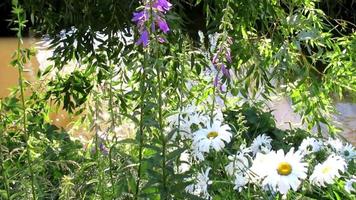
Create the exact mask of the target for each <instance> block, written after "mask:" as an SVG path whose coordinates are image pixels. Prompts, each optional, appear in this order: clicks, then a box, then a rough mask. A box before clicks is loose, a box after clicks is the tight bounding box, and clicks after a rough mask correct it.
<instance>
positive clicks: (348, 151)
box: [338, 144, 356, 161]
mask: <svg viewBox="0 0 356 200" xmlns="http://www.w3.org/2000/svg"><path fill="white" fill-rule="evenodd" d="M338 154H339V155H341V156H342V157H343V158H345V159H346V160H347V161H349V160H352V159H354V158H355V157H356V151H355V148H354V147H353V146H352V144H345V145H343V146H342V147H341V149H340V150H339V152H338Z"/></svg>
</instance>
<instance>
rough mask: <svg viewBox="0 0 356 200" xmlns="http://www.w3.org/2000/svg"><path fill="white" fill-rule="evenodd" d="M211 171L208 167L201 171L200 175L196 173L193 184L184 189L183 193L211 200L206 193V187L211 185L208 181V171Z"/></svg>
mask: <svg viewBox="0 0 356 200" xmlns="http://www.w3.org/2000/svg"><path fill="white" fill-rule="evenodd" d="M210 170H211V168H210V167H208V168H207V169H206V170H205V172H204V171H201V173H198V175H197V177H196V179H195V181H194V182H195V183H194V184H190V185H188V186H187V187H186V188H185V191H186V192H187V193H190V194H193V195H196V196H199V197H202V198H204V199H211V196H210V195H209V192H208V185H210V184H211V183H212V181H210V179H209V171H210Z"/></svg>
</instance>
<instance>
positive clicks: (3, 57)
mask: <svg viewBox="0 0 356 200" xmlns="http://www.w3.org/2000/svg"><path fill="white" fill-rule="evenodd" d="M35 43H36V40H35V39H28V38H27V39H25V40H24V45H25V47H33V46H34V45H35ZM16 47H17V39H16V38H0V98H2V97H5V96H7V95H8V94H9V93H10V90H9V88H11V87H14V86H16V85H17V84H18V72H17V69H15V68H14V67H12V66H10V62H11V55H12V54H13V52H14V51H15V50H16ZM25 69H26V71H27V72H25V77H26V79H27V80H29V81H34V80H36V78H35V74H36V72H37V69H38V62H37V60H36V58H35V57H34V58H33V59H32V61H31V62H30V63H28V64H26V66H25ZM335 106H336V109H337V110H338V111H339V112H340V114H339V115H337V116H336V118H337V120H338V121H339V122H340V123H341V124H342V127H343V129H344V131H343V132H342V135H343V136H344V137H345V138H347V139H348V140H349V141H350V142H351V143H353V144H354V145H356V103H348V102H337V103H336V105H335ZM270 107H271V108H272V109H273V110H274V111H273V112H272V113H273V115H274V116H275V118H276V122H277V125H278V127H279V128H282V129H286V128H288V127H289V126H290V124H294V125H296V126H298V125H300V117H299V116H298V115H296V114H295V113H294V112H293V110H292V108H291V104H290V101H288V100H287V99H286V98H282V99H279V100H278V101H274V103H273V105H271V106H270ZM50 117H51V120H52V123H53V124H55V125H56V126H58V127H63V128H66V129H68V128H69V127H70V122H71V121H72V120H73V118H72V117H71V116H70V115H68V113H66V112H65V111H63V110H59V111H56V112H53V113H51V114H50Z"/></svg>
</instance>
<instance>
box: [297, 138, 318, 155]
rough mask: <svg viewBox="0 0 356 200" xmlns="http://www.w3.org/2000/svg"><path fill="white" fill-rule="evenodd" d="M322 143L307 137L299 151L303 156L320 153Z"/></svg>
mask: <svg viewBox="0 0 356 200" xmlns="http://www.w3.org/2000/svg"><path fill="white" fill-rule="evenodd" d="M321 146H322V142H320V141H318V140H317V139H315V138H311V137H307V138H305V139H304V140H303V141H302V143H301V144H300V146H299V148H298V149H299V151H301V152H302V153H303V154H310V153H314V152H318V151H320V149H321Z"/></svg>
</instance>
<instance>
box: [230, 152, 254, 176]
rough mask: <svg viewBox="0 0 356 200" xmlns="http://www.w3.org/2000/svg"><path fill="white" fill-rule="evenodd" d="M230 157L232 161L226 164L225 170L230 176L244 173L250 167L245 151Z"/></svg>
mask: <svg viewBox="0 0 356 200" xmlns="http://www.w3.org/2000/svg"><path fill="white" fill-rule="evenodd" d="M228 158H229V160H230V163H229V164H228V165H226V167H225V171H226V174H228V175H230V176H232V175H234V174H235V173H243V172H245V171H246V170H247V169H248V167H249V163H248V159H247V158H246V156H245V155H244V154H243V153H238V154H236V155H234V156H229V157H228Z"/></svg>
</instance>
